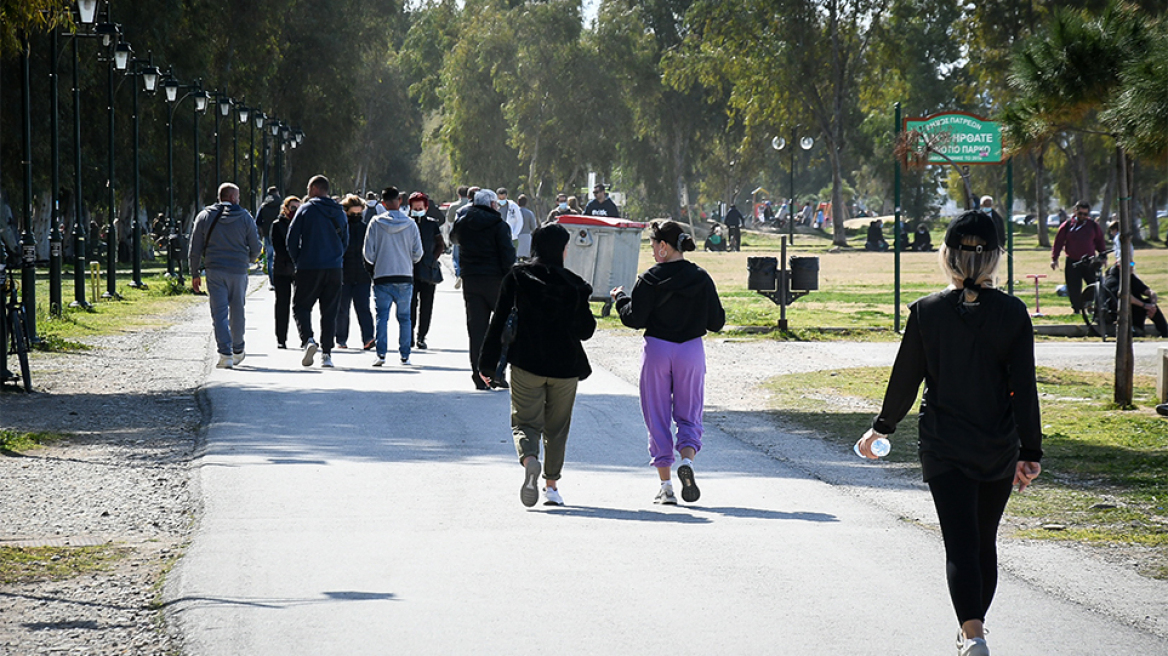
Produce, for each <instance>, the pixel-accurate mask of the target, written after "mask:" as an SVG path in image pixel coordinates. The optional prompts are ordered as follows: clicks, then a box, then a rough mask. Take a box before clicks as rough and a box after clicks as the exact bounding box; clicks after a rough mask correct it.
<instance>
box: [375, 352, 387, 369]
mask: <svg viewBox="0 0 1168 656" xmlns="http://www.w3.org/2000/svg"><path fill="white" fill-rule="evenodd" d="M384 364H385V358H383V357H381V356H380V355H379V356H377V359H376V360H374V361H373V366H374V367H380V366H382V365H384Z"/></svg>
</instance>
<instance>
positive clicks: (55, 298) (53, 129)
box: [49, 29, 64, 317]
mask: <svg viewBox="0 0 1168 656" xmlns="http://www.w3.org/2000/svg"><path fill="white" fill-rule="evenodd" d="M59 34H60V30H57V29H54V30H53V41H52V47H53V56H52V57H50V58H49V77H50V78H52V84H51V85H50V86H49V100H50V102H49V104H50V106H51V108H50V112H51V115H50V117H49V132H50V133H51V136H52V140H53V147H52V148H51V149H50V150H51V152H52V185H53V186H52V207H51V209H50V213H51V214H50V216H49V314H51V315H53V316H55V317H59V316H61V268H62V266H61V245H62V242H63V241H64V237H63V236H62V235H61V198H60V194H61V148H60V131H61V126H60V122H59V120H58V114H59V111H58V105H59V98H60V92H59V91H58V80H59V79H60V75H59V74H58V72H57V52H58V50H57V48H58V45H59V42H60V37H59V36H58V35H59Z"/></svg>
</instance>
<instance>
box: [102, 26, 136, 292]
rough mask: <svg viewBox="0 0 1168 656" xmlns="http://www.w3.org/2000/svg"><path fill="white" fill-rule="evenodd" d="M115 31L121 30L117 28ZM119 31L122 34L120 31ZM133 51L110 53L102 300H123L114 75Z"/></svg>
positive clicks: (120, 48) (124, 46) (123, 46)
mask: <svg viewBox="0 0 1168 656" xmlns="http://www.w3.org/2000/svg"><path fill="white" fill-rule="evenodd" d="M114 27H115V28H116V29H117V28H118V26H116V25H115V26H114ZM119 31H120V30H119ZM132 52H133V50H132V49H131V48H130V45H129V44H128V43H126V42H124V41H119V42H118V44H117V45H116V46H113V48H112V50H111V52H110V58H109V59H110V61H109V66H108V67H107V68H108V81H109V94H108V96H107V97H108V100H109V107H108V108H107V111H108V114H109V148H108V150H109V152H108V157H109V161H108V167H107V173H108V176H109V177H108V179H107V180H106V188H108V189H109V217H108V218H109V221H108V223H106V232H105V245H106V253H105V262H106V289H105V293H104V294H102V295H101V297H102V298H106V299H112V300H121V298H122V296H121V295H120V294H118V229H117V222H116V221H115V219H116V218H117V216H118V205H117V197H116V194H115V190H116V189H115V178H114V136H115V133H114V129H115V125H116V121H115V111H114V90H115V87H114V73H115V72H116V71H125V70H126V68H127V66H128V65H129V63H130V54H131V53H132Z"/></svg>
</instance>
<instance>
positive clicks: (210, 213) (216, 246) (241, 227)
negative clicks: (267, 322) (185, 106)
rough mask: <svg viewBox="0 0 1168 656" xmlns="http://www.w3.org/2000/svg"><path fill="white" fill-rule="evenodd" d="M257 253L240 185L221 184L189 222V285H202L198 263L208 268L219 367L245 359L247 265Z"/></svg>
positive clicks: (256, 237)
mask: <svg viewBox="0 0 1168 656" xmlns="http://www.w3.org/2000/svg"><path fill="white" fill-rule="evenodd" d="M259 255H260V238H259V234H258V233H257V232H256V226H255V220H254V219H252V218H251V214H250V213H248V211H247V210H245V209H243V208H242V207H240V206H239V187H236V186H235V185H233V184H231V183H230V182H225V183H223V184H222V185H220V186H219V202H218V203H216V204H214V205H212V206H210V207H207V208H205V209H204V210H203V211H202V212H199V215H198V216H196V217H195V222H194V224H193V225H192V226H191V249H190V252H189V254H188V258H189V261H190V262H189V263H190V265H191V288H192V289H194V290H195V292H198V291H200V288H201V287H202V279H201V277H200V276H199V269H200V268H202V267H205V268H206V270H207V296H208V300H209V301H210V306H211V323H212V324H213V325H214V328H215V342H216V345H217V346H218V349H219V362H218V363H217V364H216V366H217V367H219V368H220V369H231V368H232V367H234V366H235V365H237V364H239V363H240V362H243V358H244V353H243V335H244V311H243V305H244V301H245V299H246V298H247V270H248V266H249V265H250V264H251V262H252V261H253V260H255V259H256V258H257V257H259Z"/></svg>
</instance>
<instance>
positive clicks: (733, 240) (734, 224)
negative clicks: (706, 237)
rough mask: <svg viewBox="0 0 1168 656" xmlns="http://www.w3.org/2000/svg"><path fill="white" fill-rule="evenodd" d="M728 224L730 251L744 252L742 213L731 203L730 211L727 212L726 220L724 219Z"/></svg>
mask: <svg viewBox="0 0 1168 656" xmlns="http://www.w3.org/2000/svg"><path fill="white" fill-rule="evenodd" d="M723 221H724V222H725V224H726V230H727V232H728V233H729V234H728V235H727V237H728V239H729V240H730V244H729V246H730V250H732V251H738V250H742V212H739V211H738V206H737V205H735V204H734V203H730V209H729V210H727V211H726V218H725V219H723Z"/></svg>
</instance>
